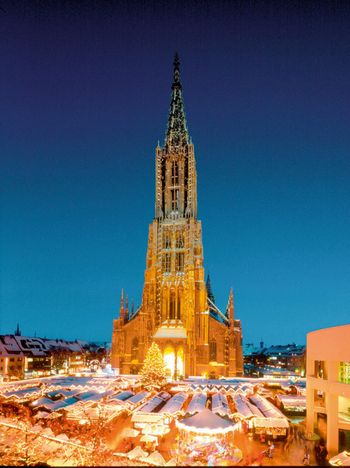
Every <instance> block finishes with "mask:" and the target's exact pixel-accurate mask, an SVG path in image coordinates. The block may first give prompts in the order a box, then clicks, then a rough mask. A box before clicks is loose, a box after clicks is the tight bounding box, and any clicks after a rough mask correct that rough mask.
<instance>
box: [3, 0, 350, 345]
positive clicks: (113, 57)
mask: <svg viewBox="0 0 350 468" xmlns="http://www.w3.org/2000/svg"><path fill="white" fill-rule="evenodd" d="M168 3H169V4H167V3H165V2H159V3H156V2H152V1H147V2H144V3H136V2H133V1H130V2H125V3H122V2H114V3H112V2H107V1H103V0H100V1H98V2H97V1H96V2H74V3H73V2H68V1H66V2H64V1H61V2H44V1H42V2H40V1H36V2H32V1H23V2H15V1H12V2H4V1H0V6H1V8H0V35H1V38H2V39H1V41H0V60H1V64H0V70H1V71H0V107H1V122H0V154H1V160H2V162H1V175H0V177H1V180H0V182H1V234H0V235H1V237H0V248H1V262H0V280H1V291H0V292H1V299H0V300H1V303H0V304H1V321H0V333H12V332H13V331H14V329H15V327H16V323H17V322H19V323H20V327H21V329H22V334H25V335H33V334H34V333H35V332H36V333H37V336H47V337H52V338H56V337H60V338H66V339H75V338H81V339H91V340H107V341H110V338H111V327H112V319H113V317H116V315H117V313H118V307H119V295H120V290H121V288H122V287H124V288H125V289H126V292H127V293H128V294H129V297H130V299H132V298H133V299H134V300H135V305H138V304H139V303H140V300H141V293H142V286H143V272H144V268H145V255H146V245H147V234H148V224H149V223H150V222H151V220H152V218H153V216H154V185H155V182H154V150H155V146H156V144H157V140H158V139H159V140H160V141H161V142H162V141H163V139H164V133H165V127H166V120H167V113H168V108H169V104H170V86H171V80H172V61H173V55H174V52H175V51H176V50H177V51H178V52H179V54H180V59H181V76H182V83H183V89H184V99H185V109H186V114H187V122H188V128H189V132H190V134H191V136H192V138H193V142H194V145H195V151H196V158H197V171H198V193H199V200H198V201H199V218H200V219H201V220H202V223H203V243H204V255H205V267H206V271H209V272H210V276H211V280H212V287H213V292H214V294H215V297H216V300H217V304H218V305H219V307H221V308H222V309H224V308H225V306H226V303H227V298H228V293H229V288H230V286H232V287H233V288H234V292H235V307H236V309H235V310H236V316H237V317H238V318H240V319H241V320H242V324H243V332H244V341H245V342H246V343H247V342H252V341H253V342H258V341H259V340H260V339H263V340H264V341H265V342H266V343H269V344H272V343H288V342H293V341H294V342H297V343H304V342H305V335H306V333H307V332H309V331H311V330H314V329H318V328H323V327H328V326H333V325H338V324H344V323H347V322H349V316H350V314H349V304H350V286H349V285H350V262H349V259H350V242H349V239H350V204H349V195H350V157H349V154H350V129H349V122H350V105H349V98H350V91H349V86H350V85H349V83H350V28H349V24H350V6H349V5H347V4H346V3H341V2H336V1H334V2H326V1H324V2H317V3H315V4H312V3H310V2H293V3H288V2H284V1H283V2H280V3H279V2H277V1H276V2H271V3H270V2H262V1H261V2H249V1H244V2H238V1H234V2H220V1H214V2H208V3H203V2H193V3H191V2H187V3H185V2H176V1H172V2H168ZM48 4H50V5H48Z"/></svg>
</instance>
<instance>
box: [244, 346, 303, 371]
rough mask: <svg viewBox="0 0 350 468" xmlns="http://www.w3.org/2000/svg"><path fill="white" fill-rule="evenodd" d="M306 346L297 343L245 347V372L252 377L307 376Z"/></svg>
mask: <svg viewBox="0 0 350 468" xmlns="http://www.w3.org/2000/svg"><path fill="white" fill-rule="evenodd" d="M305 367H306V347H305V346H304V345H296V344H295V343H291V344H287V345H271V346H264V343H263V342H261V343H260V346H259V347H255V346H253V345H252V344H250V343H247V345H246V346H245V348H244V372H245V374H246V375H251V376H252V377H288V376H294V377H305Z"/></svg>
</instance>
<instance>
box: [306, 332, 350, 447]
mask: <svg viewBox="0 0 350 468" xmlns="http://www.w3.org/2000/svg"><path fill="white" fill-rule="evenodd" d="M349 343H350V325H342V326H338V327H332V328H325V329H322V330H316V331H313V332H311V333H308V335H307V345H306V346H307V365H306V380H307V384H306V403H307V418H306V421H307V430H308V432H317V433H319V434H320V435H321V436H323V437H324V438H325V439H326V444H327V449H328V452H329V453H330V455H335V454H337V453H338V452H341V451H342V450H345V449H347V450H349V447H350V346H349Z"/></svg>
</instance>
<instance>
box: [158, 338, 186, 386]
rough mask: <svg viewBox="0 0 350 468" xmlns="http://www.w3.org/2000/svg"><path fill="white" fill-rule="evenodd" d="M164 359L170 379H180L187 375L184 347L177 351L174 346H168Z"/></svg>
mask: <svg viewBox="0 0 350 468" xmlns="http://www.w3.org/2000/svg"><path fill="white" fill-rule="evenodd" d="M163 358H164V363H165V366H166V369H167V375H168V377H171V378H172V379H179V377H183V376H184V375H185V374H184V373H185V369H184V349H183V347H182V346H179V347H178V348H176V349H175V348H174V346H172V345H167V346H166V347H165V349H164V353H163Z"/></svg>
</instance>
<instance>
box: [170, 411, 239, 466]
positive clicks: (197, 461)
mask: <svg viewBox="0 0 350 468" xmlns="http://www.w3.org/2000/svg"><path fill="white" fill-rule="evenodd" d="M176 426H177V429H178V431H179V434H178V437H177V448H176V453H175V460H176V465H180V466H181V465H182V466H188V465H190V466H193V465H198V466H202V465H206V466H232V465H236V464H238V463H239V462H240V460H241V459H242V452H241V450H239V449H238V448H237V447H235V445H234V442H233V439H234V437H233V435H234V431H235V430H236V429H237V425H236V424H234V423H232V422H231V421H230V420H228V419H225V418H222V417H221V416H218V415H216V414H214V413H213V412H212V411H210V410H209V409H204V410H202V411H200V412H199V413H196V414H195V415H194V416H190V417H188V418H185V419H182V420H177V421H176Z"/></svg>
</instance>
